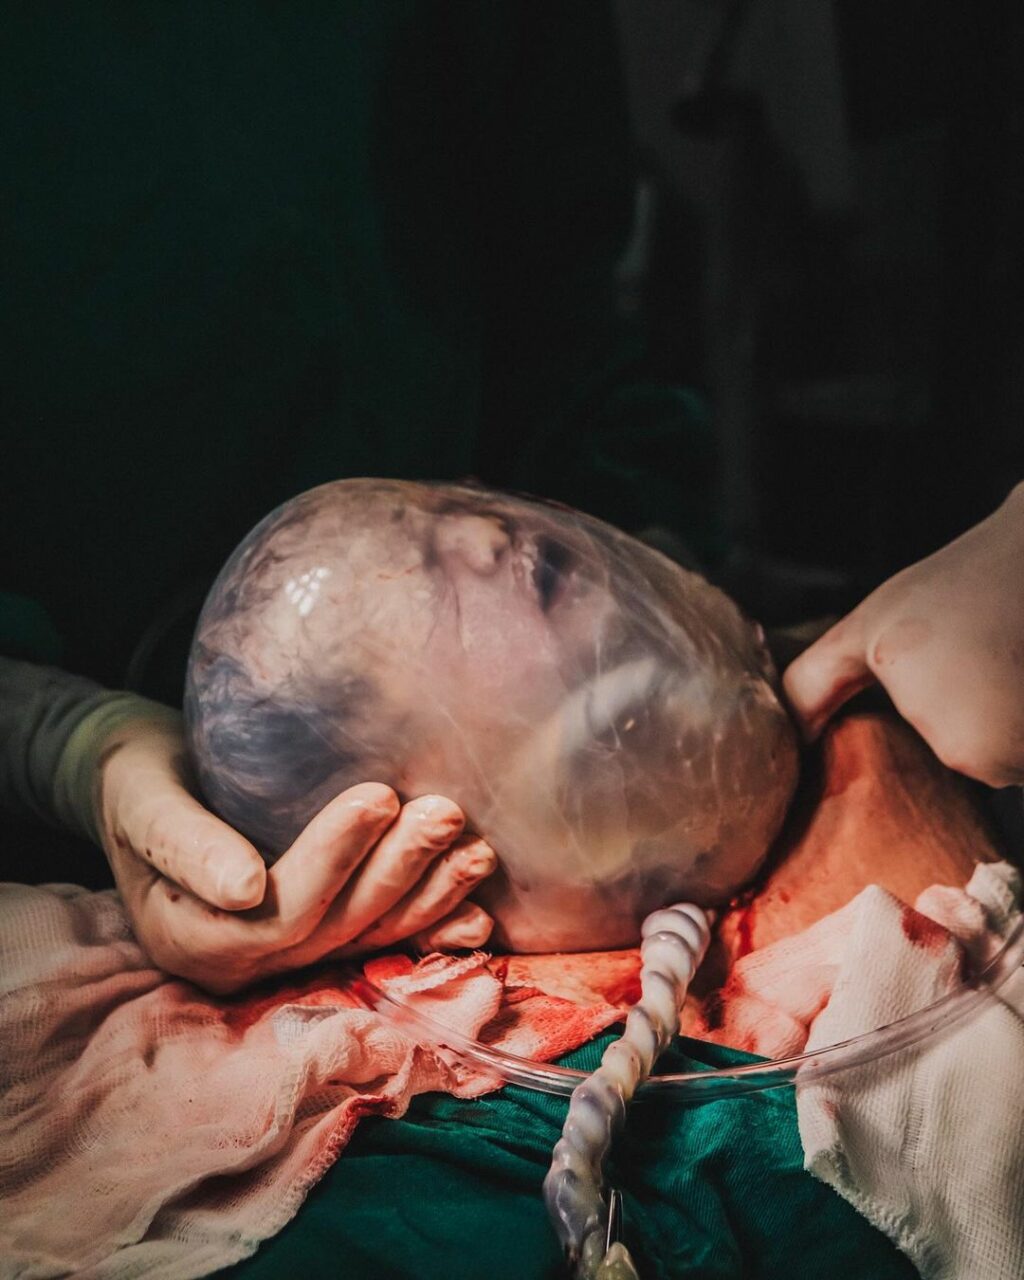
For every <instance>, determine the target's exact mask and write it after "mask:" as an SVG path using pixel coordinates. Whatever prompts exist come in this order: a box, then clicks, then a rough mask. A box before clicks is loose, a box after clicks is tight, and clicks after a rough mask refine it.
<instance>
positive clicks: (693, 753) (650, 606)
mask: <svg viewBox="0 0 1024 1280" xmlns="http://www.w3.org/2000/svg"><path fill="white" fill-rule="evenodd" d="M774 680H775V677H774V672H773V670H772V666H771V660H770V658H769V656H768V654H767V651H766V650H765V648H764V645H763V643H762V639H761V634H760V631H759V629H758V628H756V627H755V626H754V625H752V624H751V623H749V622H748V621H747V620H746V619H745V618H744V617H743V616H742V615H741V614H740V612H739V610H738V609H737V608H736V607H735V606H734V605H733V604H732V602H731V601H729V600H728V599H727V598H726V597H725V596H724V595H723V594H722V593H721V592H720V591H718V590H716V589H715V588H713V587H712V586H710V585H709V584H708V583H707V582H705V581H704V579H702V578H700V577H698V576H697V575H695V574H693V573H689V572H687V571H686V570H684V569H682V568H680V567H679V566H678V565H676V564H674V563H672V562H671V561H669V560H667V559H666V558H665V557H663V556H662V555H660V554H659V553H658V552H656V551H653V550H651V549H650V548H648V547H646V546H644V545H643V544H642V543H640V542H638V541H636V540H635V539H633V538H630V537H628V536H627V535H626V534H623V533H621V532H619V531H618V530H616V529H613V528H611V527H610V526H608V525H605V524H603V523H601V522H600V521H598V520H595V519H592V518H591V517H589V516H585V515H582V514H580V513H578V512H575V511H569V510H567V509H564V508H561V507H556V506H553V505H548V504H546V503H542V502H538V501H532V500H527V499H523V498H517V497H510V496H507V495H504V494H498V493H493V492H490V491H487V490H480V489H475V488H467V487H461V486H455V485H426V484H414V483H407V482H400V481H391V480H344V481H337V482H335V483H332V484H327V485H323V486H321V487H320V488H317V489H313V490H311V491H310V492H308V493H305V494H302V495H300V496H299V497H297V498H295V499H293V500H291V501H290V502H288V503H286V504H285V505H284V506H282V507H280V508H278V509H277V510H276V511H274V512H272V513H271V514H270V515H269V516H268V517H267V518H266V519H265V520H264V521H262V523H261V524H259V525H258V526H257V527H256V528H255V529H254V530H253V531H252V533H250V534H249V536H248V537H247V538H246V539H245V540H244V541H243V542H242V544H241V545H240V546H239V548H238V549H237V550H236V551H235V552H234V554H233V555H232V556H231V558H230V559H229V560H228V562H227V564H226V565H225V566H224V569H223V570H222V572H221V574H220V576H219V577H218V579H217V581H216V583H215V584H214V586H213V588H212V590H211V592H210V595H209V597H208V599H207V601H206V605H205V607H204V609H203V613H202V616H201V617H200V620H199V625H198V628H197V632H196V637H195V641H194V644H193V649H192V655H191V660H190V664H189V673H188V681H187V688H186V699H185V709H186V717H187V723H188V733H189V741H190V746H191V750H192V753H193V757H194V761H195V765H196V769H197V772H198V776H199V780H200V784H201V786H202V789H203V792H204V794H205V796H206V798H207V800H208V801H209V802H210V803H211V805H212V806H213V807H214V808H215V809H216V810H217V811H218V812H219V813H220V814H221V815H222V816H223V817H224V818H225V819H226V820H227V821H229V822H230V823H232V824H233V825H234V826H236V827H237V828H238V829H239V830H241V831H242V832H244V833H245V834H246V835H247V836H248V837H249V838H250V839H251V840H253V842H254V843H255V844H256V845H257V847H258V848H260V849H261V850H262V851H263V852H264V854H265V855H266V856H268V857H274V856H276V855H278V854H280V853H281V852H282V851H283V850H284V849H286V848H287V847H288V845H289V844H290V842H291V841H292V839H293V838H294V837H295V836H296V835H297V834H298V832H299V831H301V829H302V828H303V826H304V825H305V824H306V823H307V822H308V821H309V820H310V819H311V818H312V817H313V816H314V815H315V814H316V813H317V812H318V811H319V810H320V809H321V808H322V807H323V805H324V804H326V803H327V802H328V801H329V800H330V799H331V798H332V797H333V796H335V795H336V794H337V793H338V792H340V791H342V790H344V789H345V788H346V787H349V786H351V785H353V784H355V783H357V782H367V781H377V782H386V783H388V784H390V785H391V786H393V787H394V788H395V789H396V790H397V791H398V793H399V795H400V796H401V797H402V798H403V799H409V798H411V797H413V796H417V795H423V794H427V793H436V794H441V795H446V796H449V797H450V798H451V799H453V800H455V801H456V802H457V803H458V804H459V805H461V807H462V808H463V810H464V811H465V813H466V815H467V819H468V826H469V828H470V829H472V830H474V831H476V832H478V833H479V834H481V835H483V836H484V837H485V838H486V839H487V840H488V841H489V842H490V843H491V844H492V845H493V847H494V848H495V850H496V851H497V852H498V854H499V856H500V859H501V865H500V868H499V870H498V872H497V873H496V874H495V875H494V876H493V877H492V878H491V880H490V881H489V882H488V883H487V884H486V885H485V886H484V887H483V888H482V889H481V890H480V891H479V892H478V893H477V895H476V896H477V897H478V898H479V899H480V901H481V902H483V904H484V905H485V906H486V907H487V909H488V910H490V911H491V912H492V914H493V915H494V917H495V920H496V922H497V923H496V932H495V940H496V942H497V943H498V944H499V945H503V946H505V947H507V948H509V949H511V950H515V951H555V950H564V951H582V950H595V949H602V948H610V947H617V946H627V945H631V944H633V943H635V942H636V941H637V939H638V937H639V926H640V922H641V921H642V919H643V917H644V916H645V915H646V914H647V913H648V912H649V911H651V910H653V909H655V908H656V907H659V906H662V905H664V904H666V903H668V902H673V901H678V900H682V899H689V900H691V901H695V902H698V903H701V904H704V905H708V904H713V903H716V902H722V901H724V900H726V899H728V898H729V897H730V896H731V895H732V894H733V893H734V892H735V891H736V890H737V889H738V888H739V887H740V886H741V885H742V884H743V883H745V882H746V881H747V880H749V879H750V877H751V876H752V875H753V873H754V872H755V871H756V869H757V867H758V865H759V864H760V862H761V860H762V859H763V857H764V855H765V853H766V851H767V849H768V846H769V844H770V843H771V840H772V838H773V837H774V835H775V834H776V832H777V830H778V828H779V826H780V824H781V821H782V818H783V815H784V813H785V810H786V806H787V804H788V802H789V799H790V796H791V794H792V791H793V788H794V785H795V781H796V773H797V753H796V746H795V741H794V735H793V731H792V728H791V725H790V723H789V720H788V717H787V715H786V713H785V711H784V710H783V708H782V706H781V705H780V703H779V701H778V699H777V697H776V694H775V688H774Z"/></svg>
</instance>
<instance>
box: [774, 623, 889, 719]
mask: <svg viewBox="0 0 1024 1280" xmlns="http://www.w3.org/2000/svg"><path fill="white" fill-rule="evenodd" d="M873 678H874V677H873V676H872V674H871V669H870V667H869V666H868V663H867V658H866V654H865V645H864V635H863V627H862V625H861V620H860V617H859V615H858V612H857V611H856V610H855V611H854V612H853V613H851V614H849V615H848V616H847V617H845V618H843V619H842V621H841V622H837V623H836V625H835V626H834V627H832V628H831V629H830V630H828V631H826V632H825V634H824V635H823V636H822V637H821V639H820V640H816V641H815V642H814V644H812V645H811V646H810V648H808V649H805V650H804V651H803V653H802V654H800V656H799V657H798V658H795V659H794V660H793V662H791V663H790V665H789V666H788V667H787V668H786V672H785V675H784V676H783V677H782V686H783V688H784V689H785V691H786V697H787V699H788V700H789V706H790V710H791V711H792V712H793V715H794V717H795V719H796V722H797V724H798V726H799V728H800V731H801V733H802V734H803V736H804V738H805V739H806V740H807V741H809V742H811V741H813V740H814V739H815V738H816V737H817V736H818V734H819V733H820V732H821V730H822V729H823V728H824V726H825V723H826V722H827V721H828V719H829V718H830V717H831V716H832V715H834V714H835V712H836V711H838V710H839V708H840V707H841V706H842V705H843V703H844V702H847V701H848V700H849V699H850V698H852V697H853V695H854V694H855V693H859V692H860V690H861V689H863V688H865V687H866V686H867V685H869V684H870V683H871V681H872V680H873Z"/></svg>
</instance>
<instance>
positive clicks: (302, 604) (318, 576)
mask: <svg viewBox="0 0 1024 1280" xmlns="http://www.w3.org/2000/svg"><path fill="white" fill-rule="evenodd" d="M330 575H331V571H330V569H324V568H319V569H310V570H308V571H307V572H306V573H300V574H299V576H298V577H297V578H289V579H288V581H287V582H286V583H285V584H284V593H285V595H286V596H287V597H288V599H289V600H290V601H291V602H292V604H294V605H295V606H296V607H297V608H298V611H299V614H300V616H301V617H303V618H304V617H305V616H306V615H307V614H308V613H309V612H310V610H311V609H312V608H313V606H314V605H315V604H316V600H317V595H318V594H319V592H320V584H321V583H322V582H323V580H324V578H329V577H330Z"/></svg>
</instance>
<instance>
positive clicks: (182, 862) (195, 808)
mask: <svg viewBox="0 0 1024 1280" xmlns="http://www.w3.org/2000/svg"><path fill="white" fill-rule="evenodd" d="M125 819H126V821H125V822H124V823H123V825H122V830H123V831H124V835H125V837H126V838H127V843H128V845H129V847H130V850H131V852H133V853H134V854H136V855H137V856H138V857H140V858H142V859H143V860H144V861H146V862H148V863H150V864H151V865H152V866H153V867H154V868H155V869H156V870H157V871H159V872H160V873H161V874H162V875H164V876H166V877H167V878H168V879H169V880H173V881H174V882H175V884H178V885H181V887H182V888H183V889H187V890H188V891H189V893H192V894H194V895H195V896H196V897H197V898H201V899H202V900H203V901H204V902H206V903H208V904H209V905H210V906H213V907H221V908H222V909H223V910H225V911H242V910H245V909H246V908H248V907H255V906H258V905H259V903H260V902H262V900H263V896H264V892H265V890H266V883H267V869H266V866H265V865H264V862H263V859H262V858H261V857H260V855H259V854H258V853H257V852H256V850H255V848H253V846H252V845H251V844H250V843H249V841H248V840H246V838H245V837H244V836H243V835H241V834H240V833H239V832H237V831H236V830H235V829H234V828H233V827H230V826H228V824H227V823H226V822H223V821H221V819H220V818H218V817H217V816H216V815H215V814H212V813H210V811H209V810H208V809H205V808H204V807H203V806H202V805H201V804H200V803H199V801H198V800H196V799H195V797H194V796H192V795H191V794H190V793H189V792H188V791H186V790H185V788H184V787H183V786H182V785H181V784H180V783H178V782H177V781H176V780H172V779H171V778H170V777H167V778H166V780H165V781H164V782H163V784H162V786H161V785H160V784H158V783H156V780H155V779H154V780H153V782H152V783H151V787H150V793H149V796H148V797H147V799H146V800H145V801H144V802H143V804H142V805H141V806H140V807H139V808H138V809H136V810H135V811H134V813H132V812H129V813H128V814H126V815H125Z"/></svg>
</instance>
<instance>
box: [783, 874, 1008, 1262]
mask: <svg viewBox="0 0 1024 1280" xmlns="http://www.w3.org/2000/svg"><path fill="white" fill-rule="evenodd" d="M1020 889H1021V885H1020V877H1019V875H1018V873H1017V872H1016V871H1015V870H1014V869H1013V868H1011V867H1009V866H1008V865H1007V864H1006V863H998V864H994V865H982V866H979V867H978V868H977V870H976V871H975V873H974V875H973V877H972V879H971V881H970V884H969V885H968V886H967V890H966V892H963V891H960V890H956V889H950V888H944V887H936V888H933V889H929V890H927V891H926V892H925V893H924V894H922V895H921V896H920V897H919V898H918V900H917V903H916V909H917V912H918V913H919V914H917V915H916V916H915V915H914V914H913V913H909V912H908V909H907V908H906V907H904V906H902V904H900V903H899V902H897V901H896V899H895V898H892V897H891V896H890V895H889V894H887V893H885V892H884V891H883V890H880V889H874V890H866V891H865V894H862V895H861V898H860V899H858V900H857V901H858V902H860V904H861V905H860V907H859V909H858V910H857V912H856V916H855V920H854V921H853V923H852V927H851V928H850V929H849V930H848V932H847V934H846V938H845V942H844V945H843V948H842V955H841V957H840V959H839V963H838V969H837V972H836V977H835V981H834V984H833V987H832V993H831V997H830V999H829V1001H828V1004H827V1006H826V1007H825V1008H824V1010H823V1011H822V1013H821V1014H820V1015H818V1016H817V1017H816V1018H815V1019H814V1021H813V1024H812V1026H811V1031H810V1036H809V1037H808V1041H807V1048H808V1049H815V1048H819V1047H821V1046H822V1045H828V1044H835V1043H836V1042H837V1041H840V1040H844V1039H847V1038H849V1037H851V1036H855V1035H859V1034H860V1033H861V1032H864V1031H869V1030H871V1029H872V1028H873V1027H877V1026H880V1025H882V1024H884V1023H888V1022H892V1021H894V1020H895V1019H896V1018H899V1017H901V1016H903V1015H904V1014H909V1013H913V1012H914V1011H915V1010H917V1009H920V1008H922V1007H923V1006H924V1005H925V1004H928V1003H930V1002H931V1001H933V1000H935V999H938V998H939V996H941V995H944V994H945V993H946V992H947V991H949V990H951V989H953V988H954V987H955V986H956V985H957V984H958V983H959V980H960V964H961V960H962V958H963V957H962V954H961V946H962V947H963V949H964V950H966V951H967V952H968V953H969V954H973V955H975V956H976V957H977V956H983V955H985V954H990V953H992V951H993V950H994V949H995V947H996V946H998V944H999V941H1000V940H1001V939H1002V937H1004V936H1005V935H1006V933H1007V932H1008V931H1009V929H1010V928H1011V927H1012V925H1013V923H1014V922H1015V920H1016V918H1017V914H1018V903H1019V901H1020ZM865 895H867V896H866V897H865ZM862 899H863V901H861V900H862ZM930 921H935V922H937V925H938V926H943V927H941V928H939V927H936V926H935V925H932V926H931V927H929V922H930ZM1022 1014H1024V975H1022V973H1021V972H1020V970H1018V971H1017V973H1016V974H1015V975H1014V976H1012V977H1011V978H1009V979H1008V980H1007V982H1006V983H1005V984H1004V986H1003V987H1002V988H1001V989H1000V991H999V993H998V996H997V997H996V998H994V999H990V1000H988V1001H986V1002H985V1004H984V1006H983V1007H982V1008H981V1009H980V1011H979V1012H977V1013H974V1014H972V1015H970V1016H969V1017H968V1018H967V1019H966V1020H965V1021H963V1022H959V1023H956V1024H954V1025H953V1026H951V1027H949V1028H948V1029H946V1030H945V1031H943V1032H940V1033H939V1034H938V1035H937V1036H936V1038H935V1040H934V1042H931V1043H925V1044H923V1045H921V1046H919V1047H916V1048H913V1049H910V1050H904V1051H901V1052H899V1053H898V1054H895V1055H893V1056H892V1057H890V1058H883V1059H880V1060H879V1061H878V1062H876V1063H871V1064H868V1065H863V1066H858V1067H856V1068H854V1069H852V1070H850V1071H846V1072H843V1073H841V1074H839V1075H836V1076H833V1077H830V1078H826V1079H825V1080H823V1081H822V1082H820V1083H817V1084H811V1085H808V1086H806V1087H800V1088H798V1090H797V1112H798V1117H799V1124H800V1138H801V1141H802V1143H803V1148H804V1156H805V1164H806V1167H807V1168H808V1169H810V1170H811V1172H812V1173H814V1174H816V1175H817V1176H818V1177H819V1178H821V1179H823V1180H824V1181H825V1182H827V1183H828V1184H829V1185H830V1186H832V1187H834V1188H835V1190H836V1191H838V1192H839V1194H840V1195H842V1196H844V1197H845V1198H846V1199H847V1200H848V1201H849V1202H850V1203H851V1204H852V1205H854V1207H855V1208H857V1209H859V1210H860V1212H861V1213H863V1214H864V1216H865V1217H866V1218H868V1219H869V1220H870V1221H871V1222H872V1223H874V1224H875V1226H877V1227H879V1228H880V1229H881V1230H882V1231H884V1232H885V1233H886V1234H887V1235H888V1236H889V1237H890V1238H891V1239H892V1240H893V1241H894V1242H895V1243H896V1244H897V1245H898V1246H899V1247H900V1248H901V1249H902V1250H903V1251H904V1252H905V1253H907V1254H908V1255H909V1256H910V1258H911V1260H912V1261H913V1262H914V1265H915V1266H916V1267H917V1269H918V1270H919V1271H920V1273H921V1275H922V1277H923V1278H924V1280H1020V1278H1021V1277H1022V1276H1024V1017H1022Z"/></svg>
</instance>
